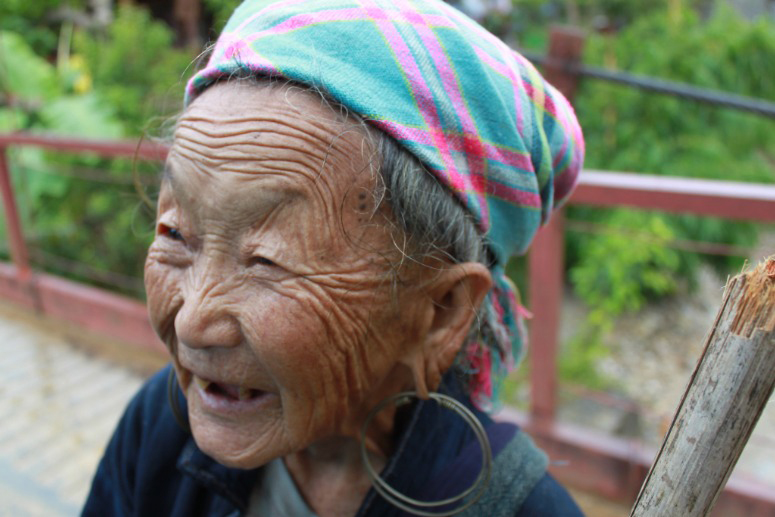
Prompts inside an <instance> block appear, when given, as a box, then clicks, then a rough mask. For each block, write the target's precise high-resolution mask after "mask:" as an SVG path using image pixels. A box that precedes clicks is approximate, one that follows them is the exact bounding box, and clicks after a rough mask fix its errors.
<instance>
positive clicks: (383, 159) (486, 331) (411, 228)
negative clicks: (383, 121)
mask: <svg viewBox="0 0 775 517" xmlns="http://www.w3.org/2000/svg"><path fill="white" fill-rule="evenodd" d="M371 132H372V134H374V133H376V144H375V150H376V152H377V158H378V159H379V160H380V167H379V179H380V181H381V184H382V187H383V188H384V190H385V192H384V195H383V198H384V200H385V201H386V202H387V203H388V205H389V207H390V209H391V212H392V216H393V220H394V223H395V224H396V225H397V226H398V228H399V229H400V230H401V232H402V233H403V234H404V236H405V237H406V238H407V242H408V244H407V246H405V247H404V249H402V250H400V251H401V252H402V253H403V254H404V255H405V256H407V257H408V258H409V259H411V260H414V261H418V262H419V261H421V260H422V258H423V257H426V256H437V257H441V258H443V259H446V260H448V261H450V262H452V263H454V264H459V263H463V262H479V263H481V264H484V265H485V266H486V267H487V268H488V269H491V268H492V266H493V265H494V263H495V259H494V256H493V255H492V251H491V250H490V248H489V247H488V246H487V240H486V238H485V237H484V236H483V235H482V233H481V232H480V231H479V229H478V228H477V227H476V221H475V219H474V218H473V216H472V215H471V213H470V212H469V211H468V210H466V208H464V207H463V205H462V204H461V203H460V202H459V201H458V200H457V199H456V198H455V197H454V196H453V195H452V193H451V192H450V191H449V189H448V188H447V187H446V186H444V185H442V184H441V183H440V182H439V180H438V178H436V176H435V175H433V173H431V172H430V171H429V170H428V169H427V168H426V167H425V165H423V163H422V162H420V160H418V159H417V157H416V156H414V155H413V154H412V153H410V152H409V151H408V150H407V149H405V148H403V147H401V146H400V145H399V144H398V143H397V142H396V141H395V140H394V139H393V138H392V137H390V136H389V135H387V134H385V133H384V132H382V131H378V130H374V129H372V130H371ZM507 334H508V331H507V329H506V328H504V324H503V323H502V322H501V321H500V318H498V315H497V313H496V311H495V309H494V307H493V303H492V298H491V296H490V295H489V294H488V295H487V296H486V297H485V299H484V301H483V302H482V305H481V307H480V308H479V311H478V313H477V316H476V319H475V321H474V324H473V325H472V326H471V329H470V330H469V333H468V336H467V338H466V340H465V342H464V343H463V347H462V348H461V351H460V352H459V353H458V356H457V359H456V361H455V367H456V368H457V370H458V372H459V373H461V374H463V375H466V374H471V373H475V372H472V371H471V367H470V365H469V364H468V363H469V357H467V355H468V352H469V351H470V350H471V347H472V346H473V345H474V344H477V343H478V344H479V345H480V346H482V347H486V348H489V349H490V352H491V353H493V354H496V355H499V354H500V352H499V350H501V348H502V346H499V343H498V341H499V339H498V336H506V335H507ZM509 346H510V344H509ZM478 352H479V353H481V350H479V351H478Z"/></svg>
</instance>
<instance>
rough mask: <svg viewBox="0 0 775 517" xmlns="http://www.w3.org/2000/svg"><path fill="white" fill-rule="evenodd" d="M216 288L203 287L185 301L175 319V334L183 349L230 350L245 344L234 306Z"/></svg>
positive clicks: (198, 288) (213, 286)
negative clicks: (184, 347) (220, 348)
mask: <svg viewBox="0 0 775 517" xmlns="http://www.w3.org/2000/svg"><path fill="white" fill-rule="evenodd" d="M226 294H227V293H225V292H222V290H221V289H219V287H218V286H217V285H209V286H208V285H200V286H198V287H197V288H196V289H192V291H191V292H189V294H188V296H186V297H185V298H184V301H183V305H182V307H181V308H180V310H179V311H178V313H177V315H176V316H175V333H176V334H177V337H178V342H179V343H180V344H181V345H184V346H187V347H190V348H207V347H224V346H225V347H231V346H237V345H239V344H240V343H241V342H242V332H241V329H240V324H239V322H238V320H237V319H236V318H235V316H234V315H233V314H232V313H231V311H230V309H229V307H230V306H233V303H230V302H229V301H228V300H227V299H226V297H227V296H226Z"/></svg>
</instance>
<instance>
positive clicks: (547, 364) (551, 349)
mask: <svg viewBox="0 0 775 517" xmlns="http://www.w3.org/2000/svg"><path fill="white" fill-rule="evenodd" d="M583 47H584V33H583V31H581V30H579V29H576V28H572V27H554V28H552V29H551V31H550V34H549V55H548V58H549V59H548V61H547V64H546V66H545V67H544V77H545V78H546V80H547V81H548V82H549V83H550V84H552V85H553V86H554V87H555V88H557V89H558V90H560V92H562V94H563V95H565V97H567V99H568V100H569V101H572V100H573V96H574V95H575V94H576V87H577V86H578V79H579V78H578V75H577V74H575V73H573V72H571V71H569V70H568V65H573V64H576V63H578V62H579V61H580V59H581V52H582V49H583ZM564 243H565V236H564V216H563V211H562V210H560V211H558V212H557V213H555V214H554V216H553V218H552V220H551V221H550V222H549V223H548V224H547V225H546V226H545V227H543V228H542V229H541V230H540V231H539V232H538V234H537V235H536V238H535V240H534V241H533V244H532V245H531V251H530V254H529V255H528V269H529V278H530V307H531V310H532V311H533V321H532V324H531V325H530V343H531V344H530V417H531V425H532V426H533V427H534V428H537V429H538V430H541V429H546V428H547V427H549V426H550V425H551V424H552V422H553V421H554V415H555V408H556V406H557V345H558V343H557V337H558V335H559V327H560V304H561V303H562V294H563V289H562V286H563V273H564V271H563V269H564V268H563V252H564Z"/></svg>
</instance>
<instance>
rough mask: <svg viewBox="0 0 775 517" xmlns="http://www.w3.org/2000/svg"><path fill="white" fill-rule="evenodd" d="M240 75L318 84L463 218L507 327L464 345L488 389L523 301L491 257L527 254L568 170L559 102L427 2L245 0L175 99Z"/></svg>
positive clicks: (508, 55)
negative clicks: (485, 344) (477, 241)
mask: <svg viewBox="0 0 775 517" xmlns="http://www.w3.org/2000/svg"><path fill="white" fill-rule="evenodd" d="M246 73H250V74H254V75H260V76H272V77H284V78H287V79H291V80H294V81H297V82H300V83H305V84H309V85H311V86H315V87H319V88H321V89H322V91H324V92H326V93H327V94H328V95H329V96H331V97H332V98H333V99H334V100H336V101H337V102H340V103H341V104H343V105H344V106H346V107H347V108H348V109H350V110H352V111H353V112H355V113H357V114H359V115H360V116H361V117H363V118H364V119H365V120H366V121H367V122H368V123H370V124H372V125H374V126H376V127H377V128H379V129H380V130H382V131H384V132H385V133H387V134H389V135H390V136H392V137H393V138H394V139H395V140H396V141H398V142H399V143H400V144H401V145H402V146H403V147H405V148H406V149H408V150H409V151H410V152H412V153H413V154H414V155H415V156H417V157H418V158H419V159H420V160H421V161H422V162H423V163H424V164H425V166H426V167H427V168H428V169H429V170H430V171H431V172H432V173H433V174H435V175H436V176H437V177H438V178H439V180H440V181H441V182H442V183H443V184H445V185H446V186H447V187H448V188H449V189H450V192H452V193H453V195H455V196H456V197H457V198H458V199H459V200H460V201H461V202H462V204H463V205H464V206H465V207H466V208H467V209H468V210H469V211H470V212H471V214H473V216H474V217H475V219H476V221H477V224H478V226H479V228H480V230H481V231H482V233H483V234H484V235H485V236H486V239H487V243H488V245H489V246H490V248H491V250H492V251H493V253H494V255H495V257H496V258H497V264H496V265H495V266H494V267H493V271H492V272H493V277H494V278H495V287H494V290H493V293H492V301H493V307H494V309H495V311H496V313H497V314H498V316H499V318H500V320H501V321H502V323H503V324H504V326H505V327H506V329H508V333H509V334H510V335H509V336H504V338H503V339H500V340H499V341H502V343H501V346H499V350H495V351H490V350H489V349H488V350H469V351H468V352H469V355H470V356H471V357H473V358H475V361H474V362H475V363H476V366H478V367H480V371H479V374H478V375H477V376H476V377H477V379H478V380H477V384H476V390H477V391H479V393H478V395H481V396H487V397H491V396H493V395H494V394H493V393H492V379H491V377H490V374H491V372H494V373H501V372H502V371H503V370H504V369H506V368H509V367H511V366H512V365H513V364H514V363H515V358H518V357H520V356H521V353H522V348H523V346H522V342H523V332H522V331H521V323H520V322H521V315H522V312H523V311H524V309H522V308H521V307H520V306H519V304H518V301H517V295H516V291H515V289H514V287H513V285H512V284H511V283H510V281H509V280H508V279H507V277H506V275H505V273H504V266H505V263H506V261H507V260H508V258H509V256H510V255H512V254H521V253H524V252H525V251H526V250H527V247H528V245H529V244H530V241H531V240H532V239H533V236H534V235H535V233H536V231H537V230H538V228H539V226H540V225H541V224H542V223H544V222H546V221H547V220H548V218H549V215H550V214H551V212H552V209H553V208H555V207H557V206H558V205H559V204H560V203H562V202H563V200H565V199H566V198H567V197H568V196H569V195H570V192H571V190H572V189H573V186H574V185H575V183H576V180H577V177H578V173H579V170H580V169H581V164H582V160H583V155H584V140H583V137H582V134H581V129H580V128H579V125H578V122H577V120H576V117H575V115H574V113H573V109H572V108H571V106H570V104H569V103H568V101H567V100H566V99H565V98H564V97H563V96H562V95H561V94H559V93H558V92H557V91H556V90H555V89H554V88H553V87H552V86H550V85H549V84H547V83H546V82H545V81H544V80H543V78H542V77H541V76H540V75H539V73H538V72H537V71H536V70H535V68H534V67H533V66H532V65H531V64H530V63H529V62H528V61H527V60H526V59H525V58H524V57H522V56H521V55H519V54H517V53H516V52H514V51H513V50H511V49H509V48H508V47H507V46H506V45H505V44H504V43H503V42H501V41H500V40H498V39H497V38H496V37H495V36H493V35H492V34H490V33H489V32H487V31H486V30H485V29H483V28H482V27H481V26H479V25H478V24H476V22H474V21H472V20H471V19H470V18H468V17H466V16H465V15H464V14H462V13H460V12H459V11H457V10H456V9H454V8H453V7H451V6H448V5H447V4H445V3H443V2H441V1H436V0H284V1H272V0H247V1H245V2H244V3H243V4H242V5H241V6H240V7H239V8H237V10H236V11H235V12H234V14H233V15H232V17H231V19H230V20H229V22H228V24H227V25H226V28H225V29H224V31H223V33H222V34H221V36H220V37H219V38H218V41H217V43H216V45H215V47H214V49H213V51H212V55H211V57H210V60H209V62H208V64H207V66H206V67H205V68H204V69H203V70H201V71H199V72H198V73H197V74H196V75H195V76H194V77H193V78H192V79H191V80H190V81H189V83H188V86H187V89H186V104H188V103H190V102H191V101H192V100H193V99H194V98H195V97H196V96H197V95H198V94H199V93H200V92H201V91H203V90H204V89H205V88H207V86H208V85H210V84H212V83H214V82H215V81H217V80H219V79H221V78H223V77H229V76H232V75H240V76H244V75H245V74H246ZM493 352H494V353H493ZM477 361H478V362H477ZM475 395H477V393H475ZM477 398H478V397H477Z"/></svg>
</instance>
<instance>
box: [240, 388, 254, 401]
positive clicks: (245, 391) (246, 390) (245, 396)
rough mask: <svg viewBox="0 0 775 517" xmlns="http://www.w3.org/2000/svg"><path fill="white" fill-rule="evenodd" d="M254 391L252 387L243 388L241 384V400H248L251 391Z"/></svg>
mask: <svg viewBox="0 0 775 517" xmlns="http://www.w3.org/2000/svg"><path fill="white" fill-rule="evenodd" d="M251 391H253V390H251V389H250V388H243V387H242V386H240V388H239V399H240V400H248V399H249V398H250V392H251Z"/></svg>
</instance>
